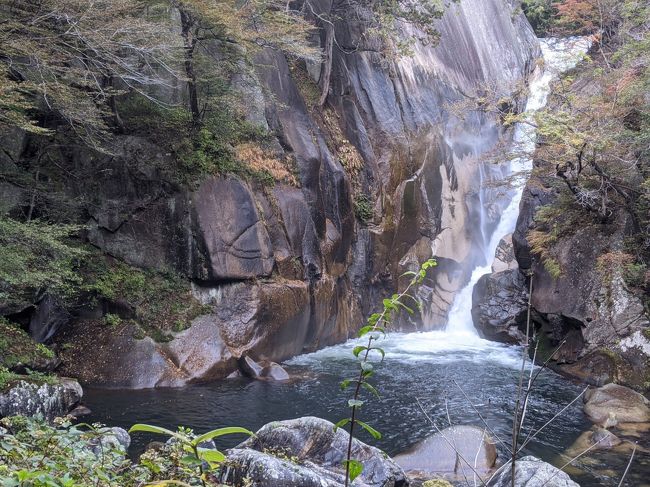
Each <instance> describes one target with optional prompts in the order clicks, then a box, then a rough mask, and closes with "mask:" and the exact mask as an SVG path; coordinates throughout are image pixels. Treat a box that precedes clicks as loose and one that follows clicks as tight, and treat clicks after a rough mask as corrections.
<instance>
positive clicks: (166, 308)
mask: <svg viewBox="0 0 650 487" xmlns="http://www.w3.org/2000/svg"><path fill="white" fill-rule="evenodd" d="M84 269H85V271H86V275H85V276H84V285H83V290H84V291H85V292H86V293H90V294H91V295H92V296H95V299H103V300H108V301H114V302H115V301H122V302H126V303H128V304H129V306H130V307H131V308H132V309H133V310H134V317H133V318H132V321H134V322H135V324H137V325H138V326H139V329H140V330H141V331H142V338H144V336H145V335H149V336H151V337H152V338H153V339H154V340H156V341H158V342H167V341H170V340H171V339H172V336H171V335H170V332H178V331H182V330H184V329H187V328H188V327H189V326H190V323H191V322H192V320H194V319H195V318H196V317H198V316H201V315H203V314H207V313H209V312H210V311H211V308H210V307H209V306H204V305H202V304H201V303H199V302H198V301H197V300H196V299H195V298H194V297H193V296H192V294H191V290H190V284H189V281H188V280H187V279H185V278H183V277H181V276H179V275H175V274H163V273H159V272H156V271H153V270H143V269H139V268H137V267H133V266H130V265H128V264H126V263H124V262H121V261H117V260H113V259H109V258H106V257H104V256H102V255H98V254H93V255H92V256H91V257H90V258H89V259H87V260H86V262H85V266H84ZM125 321H127V320H126V318H125V317H121V316H119V315H116V314H111V313H109V314H107V315H106V316H105V317H104V322H105V323H106V324H107V325H110V326H118V325H120V324H122V323H124V322H125Z"/></svg>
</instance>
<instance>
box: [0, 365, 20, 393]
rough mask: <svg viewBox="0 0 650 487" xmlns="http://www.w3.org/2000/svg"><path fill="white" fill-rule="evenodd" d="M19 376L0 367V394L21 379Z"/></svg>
mask: <svg viewBox="0 0 650 487" xmlns="http://www.w3.org/2000/svg"><path fill="white" fill-rule="evenodd" d="M21 377H22V376H21V375H20V374H16V373H15V372H12V371H10V370H9V369H7V368H6V367H2V366H0V392H2V391H4V390H5V389H7V388H8V387H9V386H10V385H11V384H13V383H14V382H17V381H19V380H20V379H21Z"/></svg>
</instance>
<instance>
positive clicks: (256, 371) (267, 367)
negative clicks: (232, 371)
mask: <svg viewBox="0 0 650 487" xmlns="http://www.w3.org/2000/svg"><path fill="white" fill-rule="evenodd" d="M237 364H238V365H239V369H240V371H241V372H242V374H243V375H245V376H246V377H250V378H251V379H258V380H271V381H285V380H289V379H290V377H289V374H288V373H287V371H286V370H284V368H283V367H282V366H281V365H280V364H276V363H275V362H262V363H257V362H255V360H253V359H252V358H250V357H248V356H243V357H241V358H240V359H239V360H238V361H237Z"/></svg>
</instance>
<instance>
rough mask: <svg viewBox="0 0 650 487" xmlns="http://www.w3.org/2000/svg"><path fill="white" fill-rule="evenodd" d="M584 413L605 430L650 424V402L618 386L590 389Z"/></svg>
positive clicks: (587, 393) (586, 394)
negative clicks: (628, 424) (634, 424)
mask: <svg viewBox="0 0 650 487" xmlns="http://www.w3.org/2000/svg"><path fill="white" fill-rule="evenodd" d="M584 401H585V404H584V411H585V413H586V414H587V416H589V419H591V420H592V421H593V422H594V423H596V424H599V425H600V426H603V427H605V428H609V427H612V426H616V425H618V424H619V423H647V422H650V407H649V406H650V401H648V399H646V398H645V397H644V396H643V395H641V394H639V393H638V392H635V391H633V390H632V389H629V388H627V387H623V386H620V385H617V384H607V385H605V386H603V387H600V388H598V389H590V390H588V391H587V392H586V393H585V395H584Z"/></svg>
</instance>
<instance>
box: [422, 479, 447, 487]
mask: <svg viewBox="0 0 650 487" xmlns="http://www.w3.org/2000/svg"><path fill="white" fill-rule="evenodd" d="M422 487H453V485H452V484H450V483H449V482H447V481H446V480H443V479H431V480H427V481H426V482H424V483H423V484H422Z"/></svg>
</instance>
